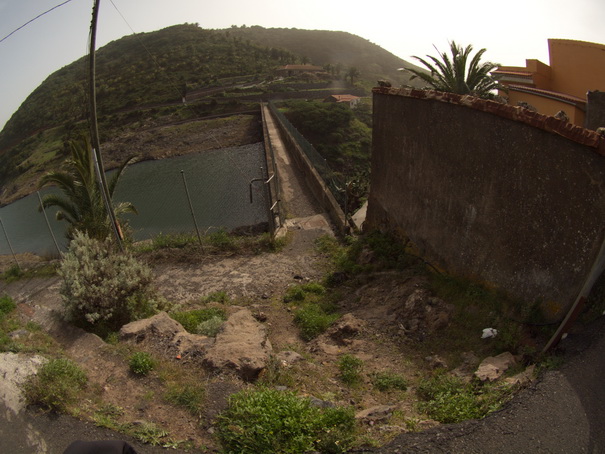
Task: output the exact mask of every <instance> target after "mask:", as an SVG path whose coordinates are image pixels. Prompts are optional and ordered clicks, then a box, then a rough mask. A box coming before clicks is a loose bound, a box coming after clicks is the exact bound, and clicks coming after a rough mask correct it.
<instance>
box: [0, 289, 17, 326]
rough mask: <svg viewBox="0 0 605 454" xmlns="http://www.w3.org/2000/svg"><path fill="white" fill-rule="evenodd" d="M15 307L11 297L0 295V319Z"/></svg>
mask: <svg viewBox="0 0 605 454" xmlns="http://www.w3.org/2000/svg"><path fill="white" fill-rule="evenodd" d="M16 308H17V305H16V304H15V302H14V301H13V299H12V298H11V297H10V296H8V295H3V296H2V297H0V320H3V319H4V318H5V317H6V316H7V315H9V314H10V313H11V312H13V311H14V310H15V309H16Z"/></svg>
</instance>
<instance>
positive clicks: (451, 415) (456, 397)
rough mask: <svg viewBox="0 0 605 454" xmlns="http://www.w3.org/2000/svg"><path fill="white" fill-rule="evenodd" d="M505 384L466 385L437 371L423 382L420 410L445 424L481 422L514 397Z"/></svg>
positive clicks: (421, 385) (420, 393)
mask: <svg viewBox="0 0 605 454" xmlns="http://www.w3.org/2000/svg"><path fill="white" fill-rule="evenodd" d="M512 392H513V391H512V389H511V388H510V387H507V386H504V385H497V384H489V383H486V384H481V383H478V382H470V383H465V382H464V381H462V380H461V379H460V378H458V377H454V376H451V375H448V374H446V373H443V372H438V373H436V374H434V375H433V376H432V377H430V378H428V379H425V380H423V381H421V383H420V385H419V386H418V396H419V397H420V398H421V399H422V402H420V403H419V404H418V408H419V410H420V411H422V412H424V413H426V414H427V415H428V416H429V417H430V418H431V419H434V420H435V421H439V422H441V423H444V424H449V423H456V422H461V421H465V420H467V419H480V418H483V417H484V416H485V415H487V414H488V413H491V412H492V411H495V410H498V409H499V408H500V407H501V406H502V404H504V402H505V401H506V400H507V399H508V398H509V397H510V396H511V395H512Z"/></svg>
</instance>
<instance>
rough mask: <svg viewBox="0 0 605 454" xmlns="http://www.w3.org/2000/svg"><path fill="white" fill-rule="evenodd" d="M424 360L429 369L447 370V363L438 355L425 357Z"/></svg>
mask: <svg viewBox="0 0 605 454" xmlns="http://www.w3.org/2000/svg"><path fill="white" fill-rule="evenodd" d="M424 360H425V361H426V362H428V363H429V366H430V368H431V369H447V363H446V362H445V360H444V359H443V358H441V357H440V356H438V355H433V356H427V357H426V358H424Z"/></svg>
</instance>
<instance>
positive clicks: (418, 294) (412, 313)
mask: <svg viewBox="0 0 605 454" xmlns="http://www.w3.org/2000/svg"><path fill="white" fill-rule="evenodd" d="M453 312H454V306H453V305H452V304H448V303H446V302H445V301H443V300H441V299H439V298H436V297H433V296H431V294H430V292H429V291H428V290H426V289H416V290H414V292H413V293H412V294H411V295H410V296H409V297H408V298H407V299H406V301H405V303H404V304H403V307H402V308H401V309H400V310H399V311H398V312H397V319H396V320H397V322H398V323H399V324H400V327H401V330H402V333H403V334H405V335H406V336H408V337H411V338H414V339H417V340H422V339H423V338H424V337H425V336H426V335H429V334H431V333H433V332H435V331H437V330H440V329H443V328H445V327H446V326H447V325H448V324H449V322H450V317H451V315H452V313H453Z"/></svg>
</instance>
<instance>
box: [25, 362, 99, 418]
mask: <svg viewBox="0 0 605 454" xmlns="http://www.w3.org/2000/svg"><path fill="white" fill-rule="evenodd" d="M87 382H88V379H87V377H86V374H85V373H84V371H83V370H82V369H80V367H79V366H78V365H77V364H76V363H74V362H73V361H71V360H69V359H67V358H58V359H51V360H50V361H48V362H47V363H46V364H44V365H43V366H42V367H40V370H38V373H37V374H35V375H33V376H31V377H30V378H29V379H28V380H27V381H26V382H25V383H24V385H23V391H24V394H25V398H26V400H27V402H28V403H30V404H34V405H40V406H41V407H43V408H45V409H48V410H54V411H60V412H65V411H67V410H68V408H69V407H70V406H71V405H73V404H75V403H76V402H77V400H78V394H79V393H80V391H82V390H83V389H84V388H85V387H86V384H87Z"/></svg>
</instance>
